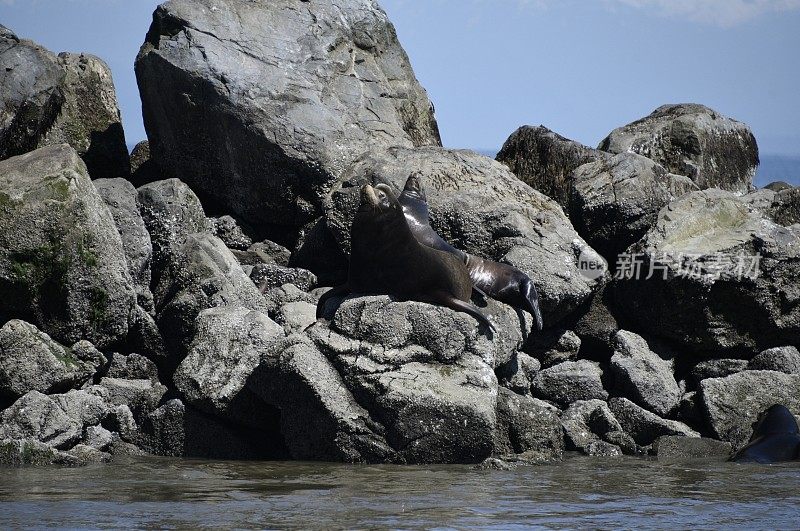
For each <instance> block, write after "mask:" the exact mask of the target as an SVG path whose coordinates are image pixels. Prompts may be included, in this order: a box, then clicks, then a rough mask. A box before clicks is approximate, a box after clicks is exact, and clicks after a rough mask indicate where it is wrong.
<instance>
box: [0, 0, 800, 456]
mask: <svg viewBox="0 0 800 531" xmlns="http://www.w3.org/2000/svg"><path fill="white" fill-rule="evenodd" d="M267 29H268V30H269V31H267ZM0 66H2V69H0V72H4V74H3V75H2V76H0V85H2V88H3V90H2V98H3V111H2V113H0V159H2V160H0V324H2V327H0V464H5V465H21V464H51V463H54V464H62V465H71V466H73V465H80V464H85V463H90V462H106V461H111V460H112V459H113V457H114V456H115V455H130V454H133V455H141V454H155V455H164V456H184V457H207V458H231V459H302V460H330V461H344V462H369V463H377V462H390V463H483V466H487V467H503V466H507V465H508V464H509V463H539V462H546V461H557V460H559V459H562V458H563V454H564V452H566V451H578V452H582V453H584V454H587V455H593V456H606V457H614V456H619V455H622V454H628V455H639V456H648V455H651V456H652V455H657V456H658V457H659V458H663V457H666V458H672V457H706V458H715V459H727V458H728V457H729V456H730V455H731V452H732V451H735V450H737V449H739V448H741V447H742V446H744V445H745V444H746V443H747V441H748V439H749V438H750V435H751V433H752V430H753V423H754V422H755V421H756V418H757V416H758V414H759V413H760V412H762V411H763V410H765V409H767V408H768V407H770V406H771V405H773V404H776V403H779V404H783V405H785V406H786V407H788V408H789V410H790V411H791V412H792V413H793V414H794V415H795V416H797V415H800V398H799V397H800V352H798V347H800V189H798V188H793V187H790V186H786V185H781V184H778V183H776V184H774V185H770V186H768V187H767V188H764V189H759V190H756V189H754V188H753V186H752V179H753V175H754V173H755V170H756V167H757V165H758V147H757V145H756V141H755V138H754V137H753V135H752V133H751V132H750V129H749V128H748V127H747V126H746V125H745V124H742V123H741V122H737V121H736V120H733V119H731V118H727V117H725V116H722V115H721V114H719V113H717V112H716V111H714V110H712V109H709V108H707V107H704V106H702V105H696V104H680V105H666V106H663V107H660V108H658V109H656V110H655V111H654V112H653V113H652V114H651V115H650V116H647V117H645V118H643V119H641V120H638V121H636V122H633V123H632V124H629V125H626V126H624V127H621V128H618V129H615V130H614V131H612V132H611V133H610V134H609V136H608V137H607V138H606V139H605V140H603V141H602V142H601V143H600V145H599V146H598V148H597V149H593V148H590V147H587V146H583V145H580V144H578V143H577V142H574V141H571V140H569V139H566V138H563V137H561V136H559V135H558V134H556V133H554V132H552V131H549V130H548V129H546V128H545V127H542V126H540V127H530V126H524V127H521V128H520V129H519V130H517V131H516V132H514V133H513V134H512V135H511V136H510V137H509V139H508V140H507V141H506V143H505V145H504V146H503V149H502V150H501V151H500V153H499V154H498V156H497V160H492V159H490V158H487V157H484V156H481V155H478V154H476V153H474V152H471V151H465V150H452V149H445V148H443V147H442V146H441V140H440V138H439V132H438V126H437V124H436V120H435V117H434V113H433V105H432V104H431V103H430V101H429V100H428V97H427V94H426V92H425V90H424V89H423V88H422V87H421V86H420V84H419V83H418V82H417V80H416V78H415V76H414V73H413V70H412V68H411V65H410V63H409V61H408V57H407V56H406V54H405V52H404V51H403V49H402V47H401V46H400V44H399V42H398V40H397V36H396V34H395V31H394V27H393V26H392V24H391V23H390V21H389V20H388V18H387V17H386V14H385V13H384V12H383V10H382V9H381V8H380V7H379V6H378V4H377V3H376V2H375V1H374V0H340V1H338V2H335V3H315V2H306V1H303V0H276V1H273V2H269V3H254V2H249V1H245V0H215V1H214V2H211V1H210V0H200V1H196V0H194V1H190V0H172V1H169V2H166V3H165V4H163V5H161V6H160V7H159V8H158V9H157V10H156V12H155V13H154V16H153V24H152V26H151V27H150V29H149V31H148V32H147V35H146V38H145V42H144V44H143V46H142V48H141V51H140V53H139V56H138V57H137V60H136V74H137V79H138V84H139V89H140V93H141V97H142V103H143V112H144V119H145V126H146V129H147V133H148V138H149V141H148V142H145V143H142V144H140V145H138V146H137V147H136V149H135V150H134V152H133V153H132V154H131V155H130V156H129V155H128V153H127V148H126V147H125V137H124V132H123V130H122V124H121V121H120V115H119V110H118V108H117V103H116V95H115V91H114V87H113V84H112V82H111V75H110V71H109V70H108V67H107V66H106V65H105V64H104V63H103V62H102V60H100V59H98V58H96V57H92V56H88V55H83V54H60V55H55V54H53V53H52V52H50V51H48V50H45V49H44V48H42V47H41V46H39V45H37V44H36V43H33V42H31V41H26V40H22V39H19V38H18V37H17V36H16V35H14V33H13V32H12V31H11V30H9V29H6V28H3V27H1V26H0ZM412 172H417V173H419V174H420V175H421V176H422V179H423V181H424V183H425V187H426V191H427V197H428V203H429V205H430V209H431V224H432V226H433V227H434V228H435V229H436V231H437V232H438V233H439V234H441V235H442V237H443V238H445V239H446V240H447V241H449V242H450V243H452V244H453V245H454V246H456V247H458V248H460V249H463V250H464V251H466V252H468V253H470V254H472V255H475V256H480V257H484V258H487V259H491V260H495V261H500V262H504V263H508V264H511V265H513V266H515V267H517V268H519V269H520V270H522V271H524V272H525V273H526V274H527V275H529V276H530V278H531V279H532V280H533V281H534V283H535V285H536V288H537V289H538V291H539V294H540V300H541V309H542V313H543V316H544V323H545V330H544V331H542V332H541V333H536V332H533V333H531V332H530V330H531V324H532V323H531V321H530V319H531V318H530V315H528V314H523V313H520V312H516V311H515V310H514V309H513V308H511V307H509V306H506V305H503V304H501V303H498V302H495V301H491V300H487V301H485V307H483V308H482V311H483V312H484V313H485V314H487V315H488V316H489V318H490V320H491V321H492V323H493V324H494V327H495V328H496V329H497V333H496V334H495V335H494V336H493V337H491V338H489V337H487V336H485V335H483V334H481V333H479V331H478V329H477V327H476V326H475V322H474V320H473V319H472V318H470V317H469V316H467V315H465V314H461V313H456V312H454V311H452V310H449V309H447V308H443V307H438V306H432V305H429V304H424V303H418V302H402V301H395V300H392V299H391V298H390V297H388V296H366V297H365V296H351V297H348V298H347V299H345V300H340V303H338V304H339V306H338V309H337V311H336V313H335V315H328V316H326V317H327V319H320V320H317V319H316V316H315V306H316V302H317V300H318V299H319V297H320V295H321V294H322V293H324V292H325V290H326V289H327V288H328V287H330V286H333V285H335V284H337V283H340V282H341V281H342V280H343V278H344V276H345V275H346V271H347V258H348V253H349V248H350V247H349V246H350V242H349V238H350V234H349V228H350V222H351V221H352V218H353V212H354V209H355V208H356V206H357V199H358V184H359V183H361V182H365V181H366V182H372V183H374V182H377V181H380V182H388V183H391V184H393V185H395V186H397V187H399V188H402V186H403V183H404V181H405V179H406V178H407V177H408V175H409V174H410V173H412ZM259 286H266V290H265V292H264V293H263V294H262V293H261V291H259Z"/></svg>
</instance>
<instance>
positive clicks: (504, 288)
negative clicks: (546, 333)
mask: <svg viewBox="0 0 800 531" xmlns="http://www.w3.org/2000/svg"><path fill="white" fill-rule="evenodd" d="M397 200H398V201H399V202H400V204H401V205H402V206H403V213H404V214H405V216H406V221H407V222H408V226H409V228H410V229H411V232H412V233H413V234H414V236H415V237H416V238H417V241H419V242H420V243H422V244H423V245H426V246H428V247H432V248H434V249H439V250H440V251H445V252H448V253H450V254H453V255H455V256H457V257H458V258H459V259H460V260H461V261H462V262H464V264H465V265H466V266H467V271H468V272H469V276H470V278H471V279H472V282H473V284H474V285H475V287H476V288H477V290H478V291H480V292H481V293H484V294H486V295H487V296H489V297H491V298H493V299H495V300H498V301H500V302H503V303H505V304H508V305H509V306H511V307H513V308H516V309H519V310H524V311H527V312H528V313H530V314H531V315H533V317H534V320H535V321H536V329H537V330H539V331H541V330H542V327H543V326H544V323H543V321H542V312H541V310H540V309H539V294H538V293H537V291H536V287H535V286H534V285H533V281H532V280H531V279H530V277H528V275H526V274H525V273H523V272H522V271H520V270H519V269H517V268H516V267H514V266H511V265H508V264H501V263H499V262H493V261H492V260H486V259H485V258H480V257H478V256H473V255H471V254H468V253H465V252H464V251H462V250H460V249H456V248H455V247H453V246H452V245H450V244H449V243H447V242H446V241H445V240H444V239H443V238H442V237H441V236H439V234H438V233H437V232H436V231H435V230H433V228H432V227H431V225H430V213H429V211H428V200H427V197H426V196H425V190H424V189H423V188H422V182H421V178H420V176H419V174H416V173H412V174H411V175H410V176H409V177H408V180H406V184H405V187H404V188H403V192H402V193H401V194H400V195H399V196H398V198H397Z"/></svg>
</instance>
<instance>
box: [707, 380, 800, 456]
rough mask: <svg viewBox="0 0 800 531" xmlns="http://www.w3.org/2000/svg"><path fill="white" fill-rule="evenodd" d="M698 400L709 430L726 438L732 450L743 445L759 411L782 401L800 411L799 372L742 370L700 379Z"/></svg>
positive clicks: (718, 436) (748, 436) (798, 412)
mask: <svg viewBox="0 0 800 531" xmlns="http://www.w3.org/2000/svg"><path fill="white" fill-rule="evenodd" d="M700 401H701V403H702V406H703V410H704V413H705V415H706V420H707V422H708V425H709V427H710V429H711V432H712V434H713V435H714V437H716V438H717V439H722V440H723V441H729V442H730V443H731V444H732V445H733V448H734V450H738V449H739V448H741V447H742V446H744V445H745V444H746V443H747V442H748V441H749V440H750V436H751V435H752V430H753V425H754V423H755V422H756V421H757V420H758V416H759V415H760V414H761V412H762V411H764V410H765V409H767V408H768V407H770V406H772V405H775V404H782V405H784V406H786V407H787V408H789V410H790V411H791V412H792V413H794V414H795V415H798V414H800V374H785V373H782V372H776V371H743V372H740V373H736V374H732V375H730V376H726V377H724V378H708V379H706V380H703V381H702V382H700Z"/></svg>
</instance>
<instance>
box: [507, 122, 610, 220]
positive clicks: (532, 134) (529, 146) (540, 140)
mask: <svg viewBox="0 0 800 531" xmlns="http://www.w3.org/2000/svg"><path fill="white" fill-rule="evenodd" d="M608 158H611V157H610V155H609V154H608V153H606V152H604V151H599V150H596V149H592V148H590V147H587V146H584V145H583V144H580V143H579V142H575V141H573V140H569V139H567V138H564V137H563V136H561V135H559V134H557V133H554V132H553V131H551V130H549V129H548V128H546V127H545V126H543V125H540V126H538V127H532V126H530V125H523V126H522V127H520V128H519V129H517V130H516V131H514V132H513V133H512V134H511V136H509V137H508V139H507V140H506V141H505V143H504V144H503V148H502V149H501V150H500V152H499V153H498V154H497V157H496V159H497V160H498V161H499V162H502V163H503V164H505V165H506V166H508V167H509V169H510V170H511V171H512V172H514V175H516V176H517V177H519V179H520V180H522V182H524V183H526V184H528V185H530V187H531V188H533V189H534V190H539V191H540V192H542V193H543V194H545V195H546V196H548V197H550V198H552V199H554V200H555V201H556V202H558V204H560V205H561V206H562V207H563V208H564V210H565V211H569V203H570V189H571V188H572V185H573V177H572V171H573V170H575V169H576V168H577V167H578V166H581V165H583V164H586V163H589V162H594V161H596V160H603V159H608Z"/></svg>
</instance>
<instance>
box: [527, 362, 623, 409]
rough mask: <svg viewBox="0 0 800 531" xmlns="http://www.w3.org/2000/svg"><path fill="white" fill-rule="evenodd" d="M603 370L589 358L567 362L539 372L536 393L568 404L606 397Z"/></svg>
mask: <svg viewBox="0 0 800 531" xmlns="http://www.w3.org/2000/svg"><path fill="white" fill-rule="evenodd" d="M602 376H603V371H602V370H601V369H600V365H599V364H598V363H595V362H592V361H589V360H578V361H565V362H563V363H559V364H558V365H554V366H552V367H549V368H547V369H543V370H541V371H539V372H538V373H537V374H536V377H535V378H534V379H533V388H532V390H533V396H535V397H537V398H543V399H544V400H549V401H551V402H555V403H556V404H558V405H560V406H562V407H567V406H568V405H570V404H571V403H573V402H575V401H576V400H592V399H600V400H605V399H607V398H608V393H607V392H606V390H605V389H603V382H602V381H601V378H602Z"/></svg>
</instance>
